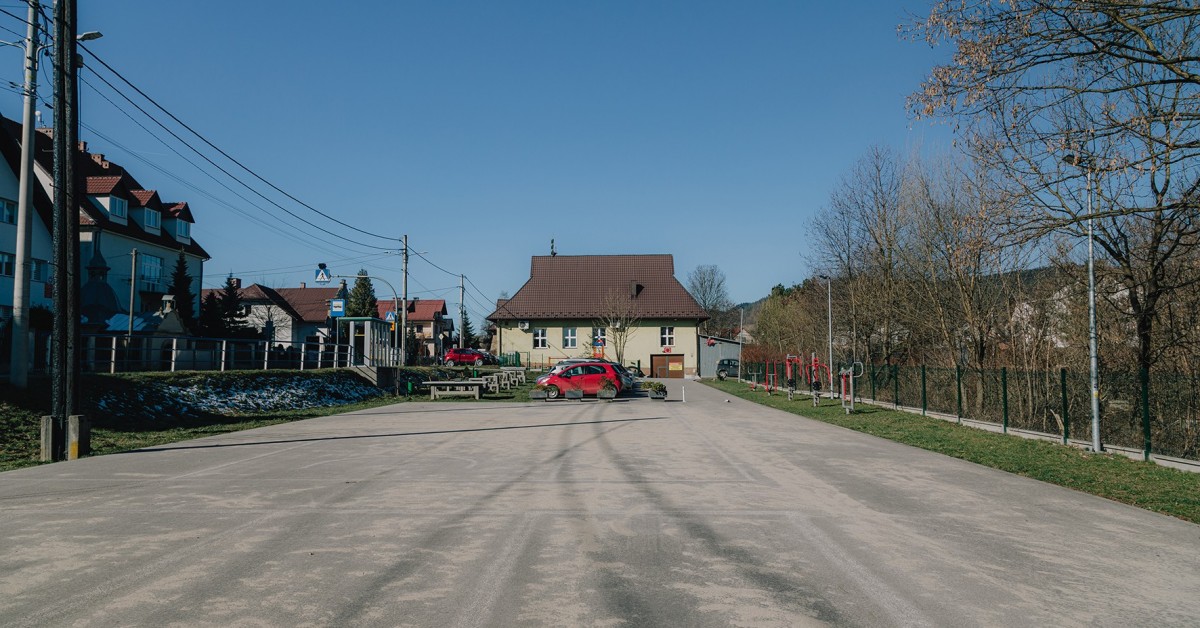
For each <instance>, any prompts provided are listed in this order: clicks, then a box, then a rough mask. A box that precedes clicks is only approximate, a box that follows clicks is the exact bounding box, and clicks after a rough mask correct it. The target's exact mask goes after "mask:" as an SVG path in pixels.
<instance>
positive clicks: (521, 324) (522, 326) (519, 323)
mask: <svg viewBox="0 0 1200 628" xmlns="http://www.w3.org/2000/svg"><path fill="white" fill-rule="evenodd" d="M517 329H521V330H527V329H529V321H517Z"/></svg>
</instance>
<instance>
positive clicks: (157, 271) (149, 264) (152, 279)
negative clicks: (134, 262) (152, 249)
mask: <svg viewBox="0 0 1200 628" xmlns="http://www.w3.org/2000/svg"><path fill="white" fill-rule="evenodd" d="M138 266H140V267H141V271H142V272H141V275H142V281H145V282H147V283H158V282H159V280H161V279H162V267H163V260H162V258H161V257H156V256H154V255H139V256H138ZM150 289H153V288H150Z"/></svg>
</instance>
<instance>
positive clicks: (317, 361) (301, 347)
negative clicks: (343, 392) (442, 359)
mask: <svg viewBox="0 0 1200 628" xmlns="http://www.w3.org/2000/svg"><path fill="white" fill-rule="evenodd" d="M80 358H81V360H82V368H83V370H84V371H90V372H98V373H129V372H138V371H232V370H269V369H292V370H308V369H323V368H345V367H349V366H354V365H358V364H361V363H362V362H363V357H362V355H361V353H360V352H356V351H355V350H354V347H353V346H352V345H348V344H336V343H332V342H324V341H317V342H289V343H284V342H270V341H266V340H252V339H251V340H231V339H223V338H170V337H153V336H117V335H85V336H84V337H83V350H82V355H81V356H80Z"/></svg>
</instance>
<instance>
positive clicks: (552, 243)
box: [550, 238, 558, 257]
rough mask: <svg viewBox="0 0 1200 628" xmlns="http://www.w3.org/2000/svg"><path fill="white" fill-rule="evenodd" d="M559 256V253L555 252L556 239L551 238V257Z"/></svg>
mask: <svg viewBox="0 0 1200 628" xmlns="http://www.w3.org/2000/svg"><path fill="white" fill-rule="evenodd" d="M555 255H558V251H555V250H554V238H550V257H554V256H555Z"/></svg>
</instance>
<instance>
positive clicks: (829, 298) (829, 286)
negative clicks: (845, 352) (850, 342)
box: [818, 275, 833, 399]
mask: <svg viewBox="0 0 1200 628" xmlns="http://www.w3.org/2000/svg"><path fill="white" fill-rule="evenodd" d="M818 277H820V278H821V279H824V280H825V299H826V306H827V308H828V311H829V362H828V364H826V368H825V370H827V371H829V398H830V399H833V278H831V277H830V276H829V275H818Z"/></svg>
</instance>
